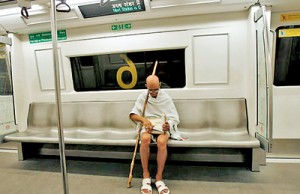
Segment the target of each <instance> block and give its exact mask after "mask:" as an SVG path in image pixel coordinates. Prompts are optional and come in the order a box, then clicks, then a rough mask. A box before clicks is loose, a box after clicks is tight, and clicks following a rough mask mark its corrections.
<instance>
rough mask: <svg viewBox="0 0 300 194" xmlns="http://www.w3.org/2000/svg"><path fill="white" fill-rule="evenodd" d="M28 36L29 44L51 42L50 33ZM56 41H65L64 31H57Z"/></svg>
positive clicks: (65, 33) (65, 34)
mask: <svg viewBox="0 0 300 194" xmlns="http://www.w3.org/2000/svg"><path fill="white" fill-rule="evenodd" d="M28 36H29V42H30V44H34V43H40V42H50V41H52V35H51V32H40V33H35V34H29V35H28ZM57 39H58V40H67V32H66V30H58V31H57Z"/></svg>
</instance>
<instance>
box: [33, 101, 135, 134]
mask: <svg viewBox="0 0 300 194" xmlns="http://www.w3.org/2000/svg"><path fill="white" fill-rule="evenodd" d="M133 105H134V101H122V102H68V103H62V118H63V127H64V128H78V127H81V128H90V129H93V128H94V129H99V128H102V127H105V128H120V129H129V128H130V129H132V128H134V125H133V124H132V121H131V120H130V119H129V112H130V110H131V109H132V107H133ZM56 110H57V109H56V104H54V103H48V102H36V103H31V104H30V108H29V113H28V121H27V123H28V126H29V127H37V128H56V127H57V111H56Z"/></svg>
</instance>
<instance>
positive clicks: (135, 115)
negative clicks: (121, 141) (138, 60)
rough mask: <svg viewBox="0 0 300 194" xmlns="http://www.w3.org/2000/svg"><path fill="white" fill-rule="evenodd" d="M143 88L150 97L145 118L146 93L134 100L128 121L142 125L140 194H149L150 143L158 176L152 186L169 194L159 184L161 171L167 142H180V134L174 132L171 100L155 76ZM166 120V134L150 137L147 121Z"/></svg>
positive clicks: (175, 126)
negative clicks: (155, 154) (154, 149)
mask: <svg viewBox="0 0 300 194" xmlns="http://www.w3.org/2000/svg"><path fill="white" fill-rule="evenodd" d="M146 88H147V89H148V91H149V97H148V102H147V107H146V110H145V115H144V117H142V116H141V115H142V111H143V106H144V102H145V99H146V96H147V94H148V92H147V91H144V92H143V93H141V94H140V95H139V97H138V98H137V100H136V102H135V105H134V107H133V109H132V110H131V112H130V119H131V120H133V121H135V122H139V123H141V124H142V125H143V127H142V130H141V143H140V157H141V163H142V168H143V181H142V187H141V193H143V194H144V193H147V194H149V193H152V187H151V177H150V172H149V168H148V164H149V156H150V143H151V142H156V143H157V173H156V176H155V179H156V180H155V185H156V187H157V189H158V192H159V194H164V193H170V190H169V188H168V187H167V186H166V185H165V183H164V182H163V181H162V178H163V175H162V174H163V171H164V168H165V163H166V159H167V143H168V140H169V138H170V137H171V138H173V139H180V138H181V136H180V133H179V132H178V130H177V125H178V124H179V117H178V113H177V110H176V107H175V105H174V103H173V100H172V98H171V97H170V96H169V95H168V94H167V93H166V92H165V91H163V90H161V89H160V82H159V78H158V77H157V76H156V75H150V76H148V77H147V79H146ZM162 114H164V115H165V116H166V118H167V119H166V122H164V123H163V124H162V129H163V131H164V132H165V133H163V134H159V135H154V134H151V131H152V130H153V125H152V123H151V121H149V119H148V118H149V117H161V116H162Z"/></svg>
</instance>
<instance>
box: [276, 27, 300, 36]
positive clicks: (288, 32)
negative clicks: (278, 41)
mask: <svg viewBox="0 0 300 194" xmlns="http://www.w3.org/2000/svg"><path fill="white" fill-rule="evenodd" d="M296 36H300V28H293V29H282V30H279V35H278V37H279V38H286V37H296Z"/></svg>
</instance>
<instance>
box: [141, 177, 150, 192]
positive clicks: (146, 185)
mask: <svg viewBox="0 0 300 194" xmlns="http://www.w3.org/2000/svg"><path fill="white" fill-rule="evenodd" d="M141 193H142V194H152V187H151V178H144V179H143V181H142V187H141Z"/></svg>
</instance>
